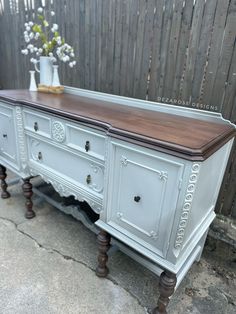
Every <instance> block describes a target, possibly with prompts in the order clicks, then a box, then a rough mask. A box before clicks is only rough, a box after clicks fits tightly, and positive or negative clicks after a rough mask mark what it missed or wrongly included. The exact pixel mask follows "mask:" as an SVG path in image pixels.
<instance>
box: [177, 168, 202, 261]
mask: <svg viewBox="0 0 236 314" xmlns="http://www.w3.org/2000/svg"><path fill="white" fill-rule="evenodd" d="M199 170H200V164H198V163H194V164H193V165H192V169H191V174H190V176H189V182H188V186H187V191H186V194H185V199H184V205H183V208H182V213H181V216H180V221H179V226H178V230H177V234H176V238H175V246H174V248H175V251H176V252H175V256H178V254H179V252H180V249H181V246H182V243H183V240H184V235H185V229H186V226H187V222H188V217H189V212H190V210H191V207H192V201H193V196H194V192H195V187H196V183H197V179H198V173H199Z"/></svg>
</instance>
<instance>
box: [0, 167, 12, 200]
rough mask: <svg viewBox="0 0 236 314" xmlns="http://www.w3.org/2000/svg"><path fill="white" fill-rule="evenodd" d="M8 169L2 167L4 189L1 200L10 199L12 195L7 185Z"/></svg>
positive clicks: (1, 175)
mask: <svg viewBox="0 0 236 314" xmlns="http://www.w3.org/2000/svg"><path fill="white" fill-rule="evenodd" d="M6 170H7V169H6V167H4V166H2V165H0V180H1V188H2V194H1V198H9V197H10V196H11V195H10V193H9V192H8V191H7V187H8V185H7V183H6V181H5V179H6V177H7V174H6Z"/></svg>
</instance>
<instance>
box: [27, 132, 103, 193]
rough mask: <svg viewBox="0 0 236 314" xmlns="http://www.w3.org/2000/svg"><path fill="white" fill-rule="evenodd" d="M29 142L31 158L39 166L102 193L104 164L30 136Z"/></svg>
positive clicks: (94, 191)
mask: <svg viewBox="0 0 236 314" xmlns="http://www.w3.org/2000/svg"><path fill="white" fill-rule="evenodd" d="M27 143H28V151H29V159H30V161H31V162H33V163H36V164H37V166H38V167H43V168H44V169H48V170H49V171H51V172H54V173H55V174H57V175H58V176H62V177H63V178H64V179H66V180H67V181H70V182H72V183H73V184H74V185H80V187H82V188H83V189H86V190H87V191H89V192H92V193H95V194H96V195H97V196H99V195H100V196H101V195H102V193H103V185H104V182H103V181H104V169H103V166H102V165H100V164H97V163H95V162H93V161H89V160H87V159H86V158H85V157H83V156H79V155H77V154H75V153H73V152H70V151H68V150H64V149H61V148H58V147H55V146H54V145H53V144H49V143H46V142H44V141H40V140H38V139H34V138H31V137H29V136H28V137H27Z"/></svg>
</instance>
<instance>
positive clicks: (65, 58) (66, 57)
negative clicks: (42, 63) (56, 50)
mask: <svg viewBox="0 0 236 314" xmlns="http://www.w3.org/2000/svg"><path fill="white" fill-rule="evenodd" d="M69 60H70V57H69V56H64V57H63V58H62V61H63V62H67V61H69Z"/></svg>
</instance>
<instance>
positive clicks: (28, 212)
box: [22, 178, 35, 219]
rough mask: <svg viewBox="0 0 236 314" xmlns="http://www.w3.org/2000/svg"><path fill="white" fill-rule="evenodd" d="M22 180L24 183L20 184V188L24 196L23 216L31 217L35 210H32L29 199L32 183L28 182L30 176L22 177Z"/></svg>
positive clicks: (31, 193)
mask: <svg viewBox="0 0 236 314" xmlns="http://www.w3.org/2000/svg"><path fill="white" fill-rule="evenodd" d="M23 181H24V183H23V185H22V189H23V193H24V196H25V198H26V202H25V207H26V212H25V218H27V219H31V218H33V217H35V212H34V211H33V210H32V207H33V202H32V200H31V197H32V195H33V191H32V184H31V183H30V178H27V179H24V180H23Z"/></svg>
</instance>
